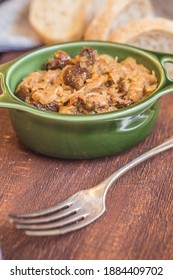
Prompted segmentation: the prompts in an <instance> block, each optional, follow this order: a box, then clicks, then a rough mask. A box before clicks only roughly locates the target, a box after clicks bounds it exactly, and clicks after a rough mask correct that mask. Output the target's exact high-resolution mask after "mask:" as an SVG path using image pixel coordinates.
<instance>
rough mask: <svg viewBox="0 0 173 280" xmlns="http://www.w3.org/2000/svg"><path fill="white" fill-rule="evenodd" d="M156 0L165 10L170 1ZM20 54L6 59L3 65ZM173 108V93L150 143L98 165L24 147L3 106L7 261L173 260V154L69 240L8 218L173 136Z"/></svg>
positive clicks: (139, 173) (120, 186) (147, 167)
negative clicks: (31, 233)
mask: <svg viewBox="0 0 173 280" xmlns="http://www.w3.org/2000/svg"><path fill="white" fill-rule="evenodd" d="M153 2H157V3H160V4H159V5H160V7H161V3H162V2H163V1H153ZM164 2H165V1H164ZM170 3H171V1H170ZM163 4H164V3H162V5H163ZM165 7H166V6H165ZM168 10H169V9H168ZM20 54H21V53H19V52H13V53H6V54H1V56H0V63H3V62H5V61H9V60H10V59H12V58H14V57H17V56H19V55H20ZM172 108H173V95H171V94H170V95H168V96H165V97H164V98H162V101H161V107H160V113H159V117H158V121H157V124H156V126H155V129H154V131H153V133H152V134H151V135H150V136H149V137H148V138H147V139H146V140H145V141H144V142H143V143H141V144H139V145H138V146H137V147H135V148H132V149H131V150H129V151H126V152H124V153H122V154H120V155H115V156H111V157H105V158H100V159H94V160H61V159H53V158H49V157H46V156H42V155H39V154H35V153H34V152H32V151H30V150H28V149H27V148H25V147H24V146H23V145H22V144H21V143H20V142H19V140H18V138H17V137H16V135H15V132H14V131H13V128H12V126H11V123H10V119H9V115H8V111H7V110H5V109H0V217H1V219H0V246H1V249H2V254H3V258H4V259H11V260H19V259H23V260H27V259H30V260H34V259H35V260H41V259H46V260H49V259H54V260H56V259H57V260H60V259H61V260H65V259H66V260H72V259H73V260H84V259H88V260H91V259H97V260H103V259H105V260H108V259H110V260H111V259H115V260H116V259H124V260H125V259H135V260H137V259H173V172H172V165H173V151H172V150H170V151H166V152H164V153H162V154H160V155H158V156H157V157H155V158H153V159H150V160H149V161H147V162H145V163H143V164H141V165H140V166H138V167H136V168H135V169H133V170H132V171H131V172H130V173H128V174H126V175H124V176H123V177H122V178H121V179H120V180H119V181H118V182H117V183H116V184H115V185H114V187H113V188H112V189H111V190H110V191H109V193H108V196H107V203H106V205H107V209H106V213H105V214H104V215H103V216H102V217H101V218H100V219H99V220H97V221H96V222H94V223H93V224H91V225H89V226H88V227H86V228H83V229H81V230H78V231H76V232H73V233H69V234H66V235H64V236H53V237H41V238H38V237H28V236H26V235H24V233H23V232H21V231H19V230H16V229H15V228H14V226H13V225H11V224H10V223H9V221H8V214H9V213H20V212H29V211H34V210H38V209H41V208H43V207H49V206H51V205H53V204H55V203H57V202H59V201H61V200H64V199H65V198H67V197H68V196H70V195H72V194H74V193H75V192H76V191H79V190H81V189H83V188H89V187H91V186H94V185H95V184H97V183H99V182H100V181H102V180H103V179H104V178H106V177H107V176H109V175H110V174H111V173H112V172H114V171H115V170H116V169H118V168H119V167H121V166H122V165H123V164H125V163H126V162H128V161H129V160H131V159H133V158H135V157H136V156H138V155H139V154H140V153H143V152H144V151H146V150H148V149H150V148H152V147H154V146H155V145H157V144H159V143H161V142H162V141H164V140H165V139H166V138H167V137H169V136H171V135H172V134H173V129H172V128H173V125H172V123H173V110H172ZM21 121H22V120H21Z"/></svg>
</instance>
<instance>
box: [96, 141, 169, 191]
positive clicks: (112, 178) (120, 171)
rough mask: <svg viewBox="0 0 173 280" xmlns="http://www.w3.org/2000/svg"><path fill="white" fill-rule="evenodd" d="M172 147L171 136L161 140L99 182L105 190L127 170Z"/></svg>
mask: <svg viewBox="0 0 173 280" xmlns="http://www.w3.org/2000/svg"><path fill="white" fill-rule="evenodd" d="M172 147H173V137H170V138H168V139H167V140H166V141H165V142H163V143H162V144H161V145H159V146H157V147H155V148H153V149H151V150H149V151H147V152H145V153H144V154H142V155H140V156H139V157H137V158H135V159H133V160H132V161H130V162H128V163H127V164H125V165H124V166H123V167H121V168H120V169H118V170H117V171H115V172H114V173H113V174H112V175H110V176H109V177H108V178H107V179H105V180H104V181H103V183H101V185H102V186H104V188H105V189H106V190H108V189H109V188H110V187H111V186H112V184H113V183H114V182H115V181H116V180H117V179H118V178H119V177H121V176H122V175H124V174H125V173H126V172H127V171H129V170H130V169H132V168H133V167H135V166H137V165H138V164H140V163H142V162H144V161H145V160H147V159H149V158H151V157H153V156H155V155H157V154H160V153H161V152H164V151H166V150H168V149H170V148H172Z"/></svg>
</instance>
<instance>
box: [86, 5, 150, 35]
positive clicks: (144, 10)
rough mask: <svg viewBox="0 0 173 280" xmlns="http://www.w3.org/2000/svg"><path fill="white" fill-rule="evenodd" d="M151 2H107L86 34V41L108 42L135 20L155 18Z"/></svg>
mask: <svg viewBox="0 0 173 280" xmlns="http://www.w3.org/2000/svg"><path fill="white" fill-rule="evenodd" d="M153 15H154V12H153V8H152V5H151V3H150V1H149V0H105V1H104V4H103V6H102V8H101V9H100V11H99V12H98V13H97V15H96V16H95V17H94V18H93V20H92V21H91V23H90V24H89V26H88V27H87V29H86V31H85V33H84V40H108V38H109V36H110V34H111V33H114V32H115V31H116V30H118V29H119V28H120V27H121V26H123V25H124V24H127V23H128V22H130V21H131V20H133V19H137V18H144V17H153Z"/></svg>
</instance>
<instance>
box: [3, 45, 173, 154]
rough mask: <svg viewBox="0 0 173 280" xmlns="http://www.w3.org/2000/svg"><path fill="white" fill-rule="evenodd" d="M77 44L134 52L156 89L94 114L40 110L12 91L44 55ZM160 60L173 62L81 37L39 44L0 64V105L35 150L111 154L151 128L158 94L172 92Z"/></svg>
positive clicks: (118, 53)
mask: <svg viewBox="0 0 173 280" xmlns="http://www.w3.org/2000/svg"><path fill="white" fill-rule="evenodd" d="M82 46H90V47H92V48H94V49H96V50H98V52H99V53H104V54H106V53H107V54H109V55H112V56H114V57H115V56H118V57H119V60H122V59H125V58H126V57H128V56H132V57H134V58H135V59H136V60H137V61H138V62H139V63H142V64H144V65H145V66H146V67H147V68H149V69H151V70H154V71H155V73H156V75H157V77H158V80H159V86H158V88H157V90H156V91H155V92H154V93H153V94H152V95H151V96H150V97H148V98H147V99H145V100H143V101H141V102H139V103H137V104H135V105H132V106H130V107H128V108H123V109H120V110H117V111H115V112H109V113H102V114H97V115H65V114H58V113H52V112H48V111H41V110H39V109H37V108H34V107H32V106H30V105H27V104H26V103H24V102H23V101H21V100H20V99H18V98H17V97H16V96H14V94H13V93H14V91H15V88H16V86H17V84H18V83H19V82H20V81H21V80H22V78H23V77H24V76H26V75H27V74H28V73H30V72H31V71H35V70H38V69H40V68H42V66H43V64H44V62H45V61H46V60H47V58H49V57H51V56H53V53H54V52H55V51H56V50H57V49H62V50H64V51H66V52H68V53H69V54H70V55H71V56H75V55H77V54H78V53H79V51H80V49H81V47H82ZM164 62H173V55H171V54H163V53H155V52H149V51H144V50H141V49H137V48H134V47H131V46H127V45H121V44H115V43H109V42H93V41H85V42H84V41H81V42H70V43H64V44H58V45H53V46H47V47H43V48H40V49H37V50H35V51H32V52H30V53H28V54H26V55H24V56H22V57H20V58H18V59H16V60H13V61H11V62H9V63H6V64H3V65H1V66H0V76H1V85H2V90H3V93H2V94H1V95H0V107H3V108H8V109H10V110H9V111H10V118H11V121H12V125H13V127H14V130H15V131H16V134H17V136H18V137H19V139H20V140H21V142H22V143H23V144H24V145H26V146H27V147H29V148H30V149H32V150H34V151H36V152H39V153H42V154H44V155H48V156H52V157H59V158H69V159H78V158H80V159H86V158H97V157H102V156H108V155H112V154H115V153H118V152H121V151H124V150H126V149H129V148H130V147H132V146H134V145H136V144H138V143H139V142H141V141H142V140H144V139H145V138H146V137H147V136H148V135H149V134H150V133H151V131H152V129H153V127H154V124H155V122H156V118H157V114H158V110H159V99H160V97H161V96H163V95H164V94H167V93H171V92H173V81H172V80H171V79H170V78H169V77H168V75H167V73H166V71H165V68H164Z"/></svg>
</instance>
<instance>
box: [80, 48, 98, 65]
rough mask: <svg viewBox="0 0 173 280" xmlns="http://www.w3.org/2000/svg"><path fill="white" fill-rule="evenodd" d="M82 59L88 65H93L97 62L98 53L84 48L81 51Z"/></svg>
mask: <svg viewBox="0 0 173 280" xmlns="http://www.w3.org/2000/svg"><path fill="white" fill-rule="evenodd" d="M80 57H81V58H82V59H83V60H84V61H85V62H86V63H87V65H93V64H94V63H95V60H96V53H95V51H94V50H93V49H92V48H89V47H84V48H82V49H81V51H80Z"/></svg>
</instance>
